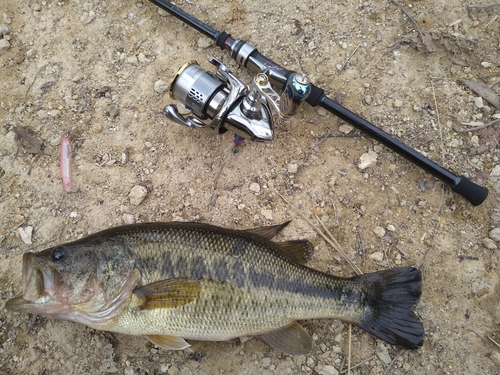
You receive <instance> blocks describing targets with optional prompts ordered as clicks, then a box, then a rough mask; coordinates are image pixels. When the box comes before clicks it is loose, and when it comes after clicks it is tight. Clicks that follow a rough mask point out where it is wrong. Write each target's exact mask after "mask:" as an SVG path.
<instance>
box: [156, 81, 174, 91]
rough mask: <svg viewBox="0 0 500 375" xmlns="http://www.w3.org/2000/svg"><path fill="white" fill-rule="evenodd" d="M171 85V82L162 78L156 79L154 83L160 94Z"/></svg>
mask: <svg viewBox="0 0 500 375" xmlns="http://www.w3.org/2000/svg"><path fill="white" fill-rule="evenodd" d="M169 87H170V85H169V83H168V82H165V81H164V80H162V79H159V80H158V81H156V82H155V85H154V89H155V92H156V93H158V94H163V93H164V92H165V91H167V90H168V88H169Z"/></svg>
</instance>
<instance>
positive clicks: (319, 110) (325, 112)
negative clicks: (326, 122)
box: [316, 107, 330, 117]
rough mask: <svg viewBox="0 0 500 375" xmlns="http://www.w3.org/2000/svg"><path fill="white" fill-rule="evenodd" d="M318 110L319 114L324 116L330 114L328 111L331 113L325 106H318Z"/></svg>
mask: <svg viewBox="0 0 500 375" xmlns="http://www.w3.org/2000/svg"><path fill="white" fill-rule="evenodd" d="M316 112H318V115H320V116H323V117H324V116H326V115H328V113H330V112H328V111H327V110H326V109H324V108H323V107H321V108H318V110H317V111H316Z"/></svg>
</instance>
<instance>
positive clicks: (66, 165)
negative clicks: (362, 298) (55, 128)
mask: <svg viewBox="0 0 500 375" xmlns="http://www.w3.org/2000/svg"><path fill="white" fill-rule="evenodd" d="M72 143H73V138H72V137H71V134H69V133H65V134H64V135H63V137H62V141H61V176H62V182H63V188H64V191H65V192H66V193H70V192H71V153H72Z"/></svg>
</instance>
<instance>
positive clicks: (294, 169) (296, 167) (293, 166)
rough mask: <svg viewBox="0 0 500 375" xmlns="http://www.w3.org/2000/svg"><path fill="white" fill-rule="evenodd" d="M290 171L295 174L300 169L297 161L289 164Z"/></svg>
mask: <svg viewBox="0 0 500 375" xmlns="http://www.w3.org/2000/svg"><path fill="white" fill-rule="evenodd" d="M287 170H288V173H291V174H295V173H297V171H298V170H299V165H298V164H297V163H291V164H288V165H287Z"/></svg>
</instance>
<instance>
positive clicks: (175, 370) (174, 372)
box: [168, 365, 180, 375]
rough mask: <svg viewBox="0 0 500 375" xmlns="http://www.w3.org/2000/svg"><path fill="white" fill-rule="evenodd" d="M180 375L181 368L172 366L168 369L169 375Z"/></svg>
mask: <svg viewBox="0 0 500 375" xmlns="http://www.w3.org/2000/svg"><path fill="white" fill-rule="evenodd" d="M179 373H180V371H179V367H177V366H176V365H173V366H170V368H169V369H168V375H179Z"/></svg>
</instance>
